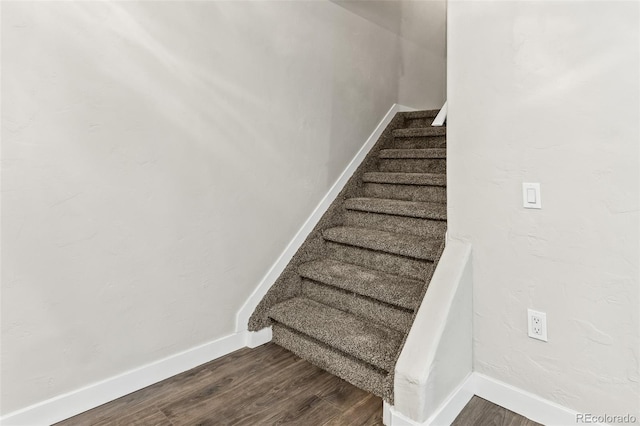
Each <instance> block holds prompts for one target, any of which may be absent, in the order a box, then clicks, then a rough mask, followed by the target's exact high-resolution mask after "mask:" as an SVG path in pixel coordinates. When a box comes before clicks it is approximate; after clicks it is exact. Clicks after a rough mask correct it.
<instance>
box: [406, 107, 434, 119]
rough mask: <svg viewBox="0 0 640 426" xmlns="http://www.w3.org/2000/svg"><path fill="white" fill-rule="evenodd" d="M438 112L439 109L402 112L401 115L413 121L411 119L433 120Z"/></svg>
mask: <svg viewBox="0 0 640 426" xmlns="http://www.w3.org/2000/svg"><path fill="white" fill-rule="evenodd" d="M439 112H440V110H439V109H428V110H423V111H410V112H403V113H402V115H403V116H404V118H409V119H413V118H434V117H435V116H436V115H438V113H439Z"/></svg>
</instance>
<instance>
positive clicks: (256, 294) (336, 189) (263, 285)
mask: <svg viewBox="0 0 640 426" xmlns="http://www.w3.org/2000/svg"><path fill="white" fill-rule="evenodd" d="M407 111H415V109H414V108H410V107H407V106H404V105H398V104H393V106H392V107H391V108H390V109H389V111H387V113H386V114H385V116H384V117H383V119H382V120H381V121H380V123H379V124H378V126H377V127H376V128H375V130H374V131H373V133H371V135H370V136H369V138H368V139H367V140H366V142H365V143H364V145H362V148H360V150H359V151H358V152H357V153H356V155H355V156H354V157H353V159H352V160H351V162H350V163H349V164H348V165H347V167H346V168H345V169H344V171H343V172H342V174H340V177H338V179H337V180H336V181H335V183H334V184H333V185H332V186H331V188H330V189H329V191H327V193H326V195H325V196H324V197H323V198H322V200H321V201H320V202H319V203H318V205H317V206H316V208H315V209H313V212H312V213H311V215H309V217H308V218H307V220H306V221H305V222H304V224H303V225H302V227H301V228H300V229H299V230H298V232H297V233H296V235H295V236H294V237H293V239H291V241H290V242H289V244H288V245H287V247H286V248H285V249H284V251H283V252H282V253H281V254H280V256H279V257H278V259H277V260H276V261H275V263H274V264H273V265H272V266H271V268H270V269H269V271H267V273H266V274H265V276H264V277H263V278H262V280H260V283H259V284H258V287H256V289H255V290H254V291H253V293H252V294H251V296H249V298H248V299H247V301H246V302H245V303H244V305H243V306H242V308H240V310H239V311H238V314H237V315H236V332H242V331H246V330H247V323H248V321H249V317H250V316H251V313H252V312H253V311H254V310H255V309H256V307H257V306H258V303H260V301H261V300H262V298H263V297H264V296H265V294H267V291H268V290H269V288H271V286H272V285H273V283H274V282H275V281H276V279H277V278H278V277H279V276H280V274H281V273H282V271H284V268H285V267H286V266H287V264H288V263H289V262H290V261H291V258H292V257H293V255H294V254H296V252H297V251H298V249H299V248H300V246H301V245H302V243H303V242H304V241H305V239H306V238H307V236H308V235H309V233H310V232H311V230H313V228H314V227H315V226H316V225H317V224H318V221H319V220H320V218H321V217H322V215H323V214H324V213H325V212H326V211H327V209H328V208H329V206H330V205H331V203H333V201H334V200H335V199H336V197H337V196H338V194H339V193H340V191H342V188H344V186H345V184H346V183H347V181H348V180H349V178H350V177H351V176H352V175H353V173H354V172H355V171H356V169H357V168H358V166H359V165H360V163H362V160H364V158H365V157H366V156H367V154H368V153H369V151H370V150H371V148H372V147H373V145H375V143H376V142H377V141H378V138H379V137H380V135H382V132H383V131H384V129H385V128H386V127H387V125H388V124H389V123H390V122H391V120H392V119H393V117H395V115H396V114H397V113H398V112H407ZM265 343H266V342H265Z"/></svg>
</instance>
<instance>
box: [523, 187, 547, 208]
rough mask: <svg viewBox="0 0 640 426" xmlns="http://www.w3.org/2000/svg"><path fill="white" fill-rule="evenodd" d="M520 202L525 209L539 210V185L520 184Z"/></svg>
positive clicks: (540, 205)
mask: <svg viewBox="0 0 640 426" xmlns="http://www.w3.org/2000/svg"><path fill="white" fill-rule="evenodd" d="M522 201H523V205H524V208H526V209H541V208H542V203H541V200H540V184H539V183H523V184H522Z"/></svg>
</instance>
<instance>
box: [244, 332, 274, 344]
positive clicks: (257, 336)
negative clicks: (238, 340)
mask: <svg viewBox="0 0 640 426" xmlns="http://www.w3.org/2000/svg"><path fill="white" fill-rule="evenodd" d="M245 336H246V339H245V345H246V346H247V347H248V348H251V349H253V348H257V347H258V346H260V345H264V344H265V343H269V342H270V341H271V339H272V337H273V332H272V330H271V327H265V328H263V329H262V330H258V331H248V332H247V333H246V334H245Z"/></svg>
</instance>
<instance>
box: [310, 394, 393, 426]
mask: <svg viewBox="0 0 640 426" xmlns="http://www.w3.org/2000/svg"><path fill="white" fill-rule="evenodd" d="M382 425H383V423H382V399H381V398H379V397H377V396H375V395H371V394H368V395H367V396H366V397H365V398H364V399H363V400H362V401H360V402H359V403H358V404H356V405H354V406H352V407H350V408H349V409H347V410H346V411H343V412H342V413H341V414H340V415H338V416H336V417H334V418H333V419H330V420H329V421H328V422H327V423H325V424H324V425H323V426H382Z"/></svg>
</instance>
